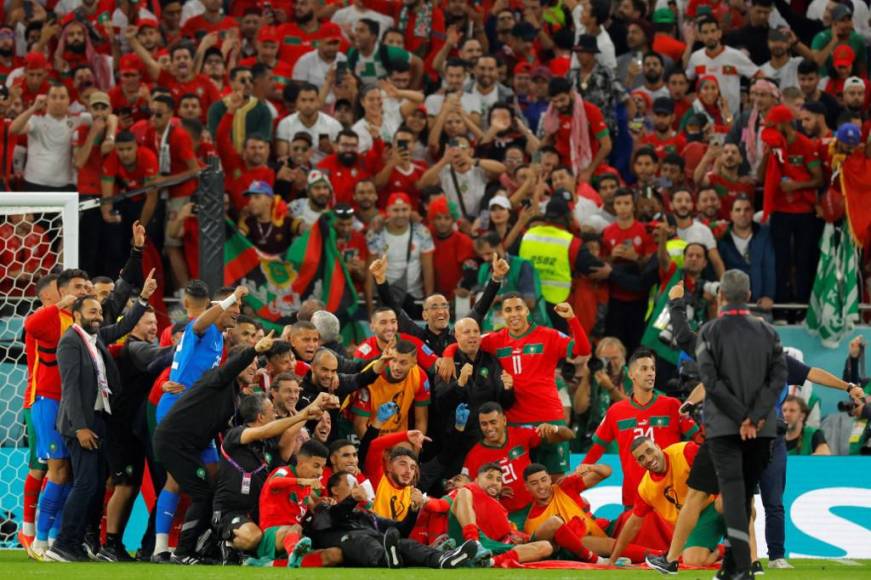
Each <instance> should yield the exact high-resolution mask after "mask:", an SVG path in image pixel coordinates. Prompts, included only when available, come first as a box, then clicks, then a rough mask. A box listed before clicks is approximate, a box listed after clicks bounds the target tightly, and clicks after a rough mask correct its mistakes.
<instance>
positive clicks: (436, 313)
mask: <svg viewBox="0 0 871 580" xmlns="http://www.w3.org/2000/svg"><path fill="white" fill-rule="evenodd" d="M423 321H424V322H426V325H427V326H428V327H429V329H430V330H431V331H432V332H435V333H436V334H440V333H442V332H444V331H445V330H447V328H448V326H449V325H450V323H451V305H450V303H449V302H448V299H447V298H445V297H444V295H443V294H433V295H432V296H430V297H428V298H427V299H426V300H424V301H423Z"/></svg>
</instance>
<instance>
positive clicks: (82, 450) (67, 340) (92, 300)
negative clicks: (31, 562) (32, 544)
mask: <svg viewBox="0 0 871 580" xmlns="http://www.w3.org/2000/svg"><path fill="white" fill-rule="evenodd" d="M156 288H157V282H156V281H155V280H154V278H152V277H151V276H150V275H149V277H148V278H147V279H146V280H145V283H144V284H143V286H142V293H141V294H140V296H139V300H137V301H136V302H135V303H134V304H133V306H132V307H131V308H130V310H129V311H128V312H127V314H126V315H125V316H124V318H122V319H121V320H119V321H118V323H117V324H112V325H109V326H104V327H102V328H101V325H102V323H103V308H102V306H100V302H99V301H98V300H97V298H96V297H95V296H83V297H81V298H79V299H78V300H76V302H75V303H74V304H73V307H72V313H73V320H74V324H73V325H72V326H71V327H70V328H69V329H68V330H67V331H66V333H64V335H63V337H62V338H61V339H60V342H59V343H58V347H57V364H58V370H59V371H60V376H61V400H60V407H59V408H58V413H57V430H58V432H59V433H60V434H61V435H62V436H63V437H64V439H65V440H66V444H67V449H69V452H70V459H71V462H72V468H73V489H72V491H70V495H69V497H68V498H67V502H69V503H67V504H66V511H65V514H66V516H65V517H64V521H63V525H62V526H61V531H60V534H59V535H58V538H57V541H56V542H55V543H54V546H52V547H51V549H49V550H48V551H47V552H46V553H45V557H46V559H49V560H53V561H55V562H77V561H82V560H87V557H86V556H85V553H84V550H83V547H82V542H83V541H84V539H85V531H86V528H87V526H88V522H91V521H94V520H98V519H99V514H100V513H101V512H102V510H103V493H104V489H105V486H106V477H107V475H108V472H109V466H108V461H107V458H106V446H105V441H104V439H105V437H106V432H107V427H106V423H107V419H108V416H109V415H111V413H112V407H111V404H110V403H109V397H110V396H111V394H112V389H116V388H118V386H119V384H120V380H119V375H118V367H116V366H115V361H114V360H113V359H112V356H111V355H110V354H109V351H108V349H107V348H106V343H112V342H115V341H116V340H118V339H119V338H121V337H122V336H124V335H125V334H127V333H128V332H130V331H131V330H133V327H134V326H136V323H137V322H139V319H140V318H141V317H142V315H143V314H144V313H145V309H146V306H147V304H148V299H149V298H150V297H151V294H152V293H154V290H155V289H156Z"/></svg>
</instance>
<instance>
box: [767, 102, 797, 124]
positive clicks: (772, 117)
mask: <svg viewBox="0 0 871 580" xmlns="http://www.w3.org/2000/svg"><path fill="white" fill-rule="evenodd" d="M794 120H795V115H794V114H793V113H792V110H791V109H790V108H789V107H787V106H786V105H775V106H774V107H771V110H770V111H768V115H766V116H765V124H766V125H782V124H786V123H792V122H793V121H794Z"/></svg>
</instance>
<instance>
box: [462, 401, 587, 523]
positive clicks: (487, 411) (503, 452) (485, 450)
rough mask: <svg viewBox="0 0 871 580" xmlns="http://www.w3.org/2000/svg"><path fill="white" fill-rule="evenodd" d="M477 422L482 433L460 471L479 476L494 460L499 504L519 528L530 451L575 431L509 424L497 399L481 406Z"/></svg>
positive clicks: (526, 497) (526, 498) (525, 504)
mask: <svg viewBox="0 0 871 580" xmlns="http://www.w3.org/2000/svg"><path fill="white" fill-rule="evenodd" d="M478 421H479V423H480V426H481V434H482V436H483V438H482V440H481V442H480V443H477V444H476V445H475V446H474V447H472V449H471V450H470V451H469V453H468V454H467V455H466V461H465V463H464V464H463V473H465V474H467V475H468V476H469V477H472V478H475V477H478V473H480V469H481V466H483V465H485V464H488V463H496V464H497V465H499V467H500V468H501V469H502V485H503V489H504V493H503V494H502V498H501V501H502V505H503V506H504V507H505V509H506V510H508V512H509V514H510V515H511V519H512V520H513V521H514V523H515V524H516V525H517V526H518V527H521V526H522V525H523V520H524V519H525V517H526V513H525V512H526V510H525V509H524V508H527V507H528V506H529V504H530V502H531V501H532V496H530V495H529V492H528V491H527V490H526V487H524V485H523V470H524V469H526V467H527V466H528V465H529V464H531V463H532V460H531V459H530V457H529V454H530V450H531V449H534V448H536V447H539V446H540V445H541V444H542V443H543V442H544V441H548V442H554V443H555V442H559V441H568V440H570V439H572V438H573V437H574V432H573V431H572V430H571V429H569V428H568V427H564V426H557V425H551V424H548V423H543V424H541V425H539V426H538V427H537V428H535V429H526V428H521V427H509V426H508V421H507V419H506V417H505V412H504V411H503V410H502V407H501V405H499V403H496V402H492V401H491V402H488V403H484V404H483V405H481V408H480V409H479V410H478Z"/></svg>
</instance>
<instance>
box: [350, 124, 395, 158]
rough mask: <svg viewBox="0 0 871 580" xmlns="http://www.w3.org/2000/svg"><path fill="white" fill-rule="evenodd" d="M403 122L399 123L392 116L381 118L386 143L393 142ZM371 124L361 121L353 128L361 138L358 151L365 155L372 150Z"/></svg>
mask: <svg viewBox="0 0 871 580" xmlns="http://www.w3.org/2000/svg"><path fill="white" fill-rule="evenodd" d="M401 123H402V121H399V122H397V120H396V118H395V117H393V116H391V115H385V114H382V116H381V130H380V132H381V140H382V141H384V142H385V143H391V142H392V141H393V134H394V133H396V131H397V129H399V125H400V124H401ZM368 126H369V122H368V121H367V120H366V119H365V117H364V118H363V119H360V120H359V121H357V122H356V123H354V124H353V125H352V126H351V130H352V131H353V132H354V133H356V134H357V136H358V137H360V144H359V145H358V146H357V151H358V152H359V153H360V155H363V154H364V153H366V152H367V151H369V150H370V149H372V134H371V133H369V129H368Z"/></svg>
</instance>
